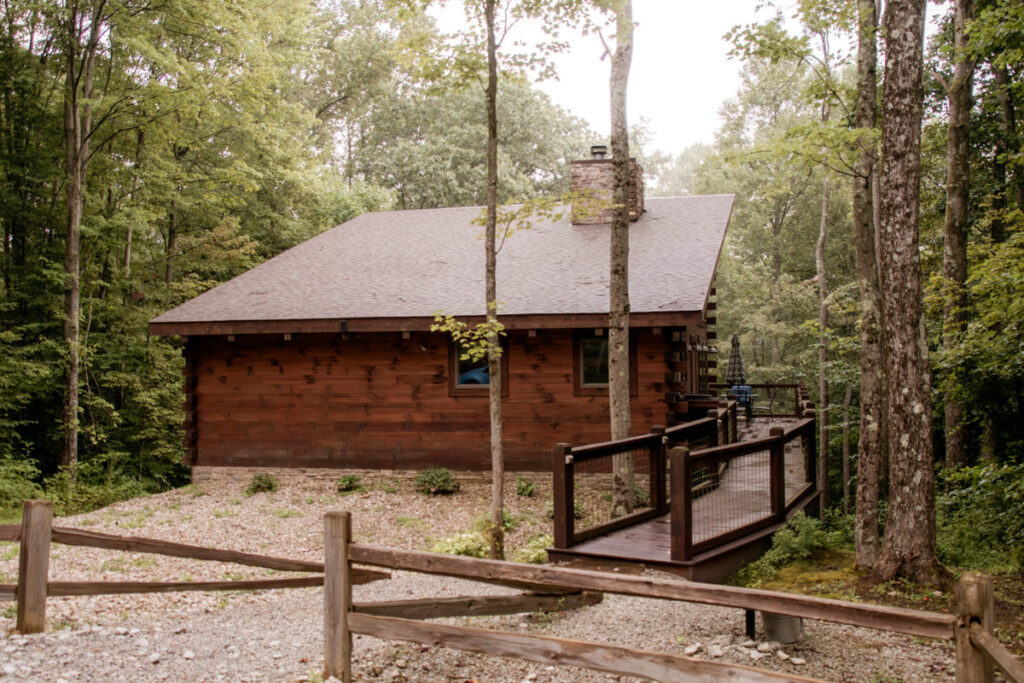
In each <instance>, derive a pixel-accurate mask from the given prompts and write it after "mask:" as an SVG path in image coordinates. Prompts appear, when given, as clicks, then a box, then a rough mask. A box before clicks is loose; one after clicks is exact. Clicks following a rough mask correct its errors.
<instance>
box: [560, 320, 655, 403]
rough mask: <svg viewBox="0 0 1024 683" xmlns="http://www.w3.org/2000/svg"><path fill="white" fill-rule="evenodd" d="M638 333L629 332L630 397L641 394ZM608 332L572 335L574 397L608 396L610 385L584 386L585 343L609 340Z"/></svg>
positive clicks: (586, 332)
mask: <svg viewBox="0 0 1024 683" xmlns="http://www.w3.org/2000/svg"><path fill="white" fill-rule="evenodd" d="M636 336H637V331H636V330H634V329H630V331H629V395H630V396H636V395H638V394H639V393H640V391H639V388H640V382H639V381H638V379H637V367H638V362H637V358H638V355H639V354H638V353H637V338H636ZM607 338H608V330H607V329H604V330H603V334H595V333H594V331H593V330H589V331H579V330H577V331H575V332H573V335H572V393H573V396H607V395H608V385H607V384H605V385H604V386H595V385H593V384H590V385H585V384H583V341H584V340H585V339H607Z"/></svg>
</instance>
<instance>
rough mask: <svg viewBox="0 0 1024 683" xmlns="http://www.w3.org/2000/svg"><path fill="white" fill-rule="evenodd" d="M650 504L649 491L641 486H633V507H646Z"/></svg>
mask: <svg viewBox="0 0 1024 683" xmlns="http://www.w3.org/2000/svg"><path fill="white" fill-rule="evenodd" d="M650 506H651V492H650V491H648V490H647V489H645V488H643V487H641V486H634V487H633V507H638V508H646V507H650Z"/></svg>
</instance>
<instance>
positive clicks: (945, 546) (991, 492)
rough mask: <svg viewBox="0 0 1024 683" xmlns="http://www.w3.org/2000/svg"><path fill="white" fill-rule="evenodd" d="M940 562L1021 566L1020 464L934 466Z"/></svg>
mask: <svg viewBox="0 0 1024 683" xmlns="http://www.w3.org/2000/svg"><path fill="white" fill-rule="evenodd" d="M936 489H937V492H936V496H935V512H936V537H937V539H936V540H937V546H938V548H937V550H938V555H939V560H940V561H942V562H943V563H945V564H951V565H954V566H959V567H965V568H970V569H974V570H978V571H1020V570H1022V569H1024V464H1012V465H996V464H986V465H976V466H974V467H964V468H961V469H958V470H945V469H942V470H939V473H938V477H937V482H936Z"/></svg>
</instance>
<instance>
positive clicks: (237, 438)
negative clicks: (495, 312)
mask: <svg viewBox="0 0 1024 683" xmlns="http://www.w3.org/2000/svg"><path fill="white" fill-rule="evenodd" d="M632 176H633V181H632V190H631V200H630V202H631V205H630V213H631V219H632V222H631V224H630V257H629V280H630V284H629V287H630V302H631V308H632V314H631V316H630V337H631V348H630V354H631V370H632V372H631V376H632V419H633V428H634V431H636V432H641V431H646V430H647V429H649V428H650V427H651V426H652V425H654V424H665V423H666V422H668V423H669V424H671V423H672V422H673V421H675V420H681V419H684V418H685V415H686V410H687V407H688V403H687V402H686V400H685V399H686V397H687V395H689V394H705V393H707V391H708V382H709V375H710V374H712V373H713V372H714V369H713V368H714V365H715V361H714V360H713V352H714V350H715V349H714V348H713V344H714V323H715V313H714V309H715V302H714V287H713V283H714V279H715V270H716V267H717V263H718V257H719V254H720V251H721V248H722V243H723V240H724V237H725V231H726V227H727V225H728V222H729V217H730V214H731V211H732V204H733V197H732V195H717V196H688V197H674V198H648V199H646V200H645V198H644V190H643V176H642V170H641V169H640V167H639V165H637V164H636V162H635V161H633V162H632ZM611 185H612V161H611V160H610V159H605V158H601V157H600V156H596V157H595V158H593V159H586V160H581V161H574V162H572V186H573V190H576V191H580V190H591V191H593V192H595V193H597V194H598V195H603V196H609V195H610V191H611ZM481 211H482V210H481V207H458V208H444V209H423V210H404V211H387V212H377V213H367V214H363V215H360V216H358V217H356V218H354V219H352V220H350V221H348V222H346V223H344V224H342V225H339V226H337V227H335V228H333V229H331V230H328V231H326V232H324V233H322V234H320V235H318V236H316V237H314V238H312V239H310V240H308V241H306V242H303V243H301V244H299V245H298V246H296V247H294V248H292V249H290V250H288V251H285V252H283V253H281V254H280V255H278V256H276V257H274V258H272V259H270V260H268V261H266V262H264V263H263V264H261V265H259V266H257V267H255V268H253V269H252V270H250V271H248V272H246V273H243V274H242V275H239V276H238V277H236V278H234V279H233V280H230V281H228V282H226V283H224V284H222V285H220V286H218V287H216V288H214V289H211V290H210V291H207V292H206V293H204V294H201V295H200V296H197V297H195V298H194V299H192V300H190V301H187V302H186V303H184V304H182V305H180V306H178V307H177V308H174V309H173V310H170V311H168V312H166V313H164V314H163V315H160V316H159V317H157V318H155V319H153V320H152V321H151V322H150V331H151V333H153V334H156V335H177V336H180V337H181V339H182V340H183V342H184V344H183V349H184V351H183V353H184V357H185V370H184V374H185V383H184V391H185V402H184V408H185V422H184V424H185V456H184V462H185V464H186V465H189V466H191V467H192V468H193V478H198V479H203V478H208V476H197V475H199V474H200V473H204V472H205V473H207V475H209V473H210V472H217V471H218V470H217V468H225V469H232V470H237V468H244V469H243V471H248V470H252V469H255V470H257V471H261V470H266V469H271V468H273V469H276V468H302V469H303V470H304V471H310V470H314V469H315V468H329V469H330V470H335V469H359V470H365V469H380V470H392V471H394V470H421V469H424V468H427V467H433V466H446V467H449V468H452V469H457V470H486V469H488V468H489V467H490V460H489V446H488V438H489V436H488V435H489V422H488V405H487V404H488V398H487V381H488V378H487V374H486V369H485V366H484V367H480V366H479V364H473V363H471V362H467V361H463V360H461V359H460V353H459V349H458V347H457V346H456V345H455V344H453V343H452V342H451V341H450V340H449V338H448V337H447V336H446V335H445V334H444V333H440V332H431V331H430V327H431V325H432V324H433V323H434V316H435V314H436V313H437V312H438V311H443V312H444V313H445V314H451V315H454V316H456V317H457V318H458V319H460V320H465V321H467V322H469V323H475V322H478V321H480V320H482V319H483V314H484V311H485V304H484V245H483V241H482V239H481V236H482V231H483V229H482V228H481V227H479V225H478V224H476V223H475V222H474V219H477V218H478V217H479V216H480V215H481ZM566 213H567V214H568V215H567V216H565V217H562V218H559V219H558V220H536V221H534V223H533V225H532V226H531V228H530V229H528V230H521V231H518V232H515V233H514V234H512V235H511V236H509V237H508V239H507V241H506V242H505V243H504V244H503V246H502V247H501V250H500V252H499V255H498V266H497V279H498V300H499V302H500V309H499V315H500V319H501V322H502V323H503V324H504V326H505V328H506V331H507V336H506V338H505V339H504V342H503V343H504V349H505V353H504V355H503V357H502V373H503V376H504V380H505V381H504V383H503V392H504V420H505V458H506V466H507V467H508V468H509V469H510V470H520V471H523V470H532V471H538V470H545V469H547V468H548V465H549V458H550V452H551V447H552V444H554V443H556V442H559V441H566V442H571V443H590V442H595V441H602V440H606V439H608V438H609V433H610V429H609V417H608V398H607V394H608V389H607V381H608V377H607V349H608V347H607V336H606V328H607V326H608V313H607V311H608V279H609V265H608V259H609V230H610V226H609V221H610V216H609V213H608V210H607V209H605V210H604V211H603V212H602V213H597V214H593V213H591V214H588V213H587V212H576V213H572V212H568V211H567V212H566ZM221 471H223V470H221Z"/></svg>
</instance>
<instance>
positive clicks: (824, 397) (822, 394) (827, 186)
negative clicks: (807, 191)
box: [815, 173, 832, 510]
mask: <svg viewBox="0 0 1024 683" xmlns="http://www.w3.org/2000/svg"><path fill="white" fill-rule="evenodd" d="M831 203H832V182H831V180H830V179H829V177H828V173H826V174H825V181H824V186H823V187H822V190H821V223H820V225H819V227H818V249H817V252H816V253H815V261H816V263H815V265H816V267H817V275H818V410H817V411H816V412H815V415H817V418H818V430H819V431H818V443H819V444H820V445H819V447H818V481H819V482H821V499H820V503H821V507H820V509H821V510H825V509H826V508H827V507H828V503H829V500H828V377H827V376H826V374H825V366H826V364H827V363H828V304H827V299H828V283H827V282H826V281H825V275H826V273H825V239H826V238H827V236H828V212H829V206H830V205H831Z"/></svg>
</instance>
